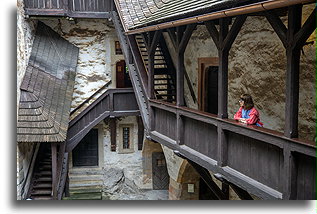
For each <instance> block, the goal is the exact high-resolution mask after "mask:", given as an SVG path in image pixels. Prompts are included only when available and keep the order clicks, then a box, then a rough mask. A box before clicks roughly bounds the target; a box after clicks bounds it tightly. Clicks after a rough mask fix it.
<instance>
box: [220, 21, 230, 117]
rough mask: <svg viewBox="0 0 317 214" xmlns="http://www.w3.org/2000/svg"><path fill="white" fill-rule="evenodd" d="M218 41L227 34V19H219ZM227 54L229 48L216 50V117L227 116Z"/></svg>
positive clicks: (221, 41)
mask: <svg viewBox="0 0 317 214" xmlns="http://www.w3.org/2000/svg"><path fill="white" fill-rule="evenodd" d="M219 25H220V27H219V43H220V46H221V47H222V46H223V42H224V40H225V38H226V36H227V34H228V29H229V19H228V18H222V19H220V20H219ZM228 55H229V50H227V49H226V50H221V49H219V50H218V57H219V71H218V117H219V118H228Z"/></svg>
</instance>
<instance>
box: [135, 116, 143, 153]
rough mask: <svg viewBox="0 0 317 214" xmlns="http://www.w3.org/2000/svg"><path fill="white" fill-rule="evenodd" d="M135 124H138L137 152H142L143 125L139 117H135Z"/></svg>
mask: <svg viewBox="0 0 317 214" xmlns="http://www.w3.org/2000/svg"><path fill="white" fill-rule="evenodd" d="M137 122H138V150H142V148H143V139H144V125H143V122H142V118H141V116H138V117H137Z"/></svg>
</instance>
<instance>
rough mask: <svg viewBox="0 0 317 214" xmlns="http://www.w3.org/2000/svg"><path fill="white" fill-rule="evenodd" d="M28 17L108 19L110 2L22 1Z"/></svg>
mask: <svg viewBox="0 0 317 214" xmlns="http://www.w3.org/2000/svg"><path fill="white" fill-rule="evenodd" d="M24 5H25V14H26V15H28V16H67V17H72V18H109V17H110V12H111V11H113V10H114V4H113V1H112V0H24Z"/></svg>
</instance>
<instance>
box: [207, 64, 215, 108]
mask: <svg viewBox="0 0 317 214" xmlns="http://www.w3.org/2000/svg"><path fill="white" fill-rule="evenodd" d="M205 73H206V74H205V75H206V76H205V77H206V78H205V81H206V84H205V85H206V91H205V99H206V102H205V104H206V106H205V111H206V112H209V113H211V114H218V66H209V67H207V68H206V72H205Z"/></svg>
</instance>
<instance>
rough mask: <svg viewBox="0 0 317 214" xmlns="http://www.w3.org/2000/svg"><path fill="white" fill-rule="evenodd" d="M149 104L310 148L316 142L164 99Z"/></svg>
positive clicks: (150, 101) (313, 146)
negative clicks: (223, 117) (224, 117)
mask: <svg viewBox="0 0 317 214" xmlns="http://www.w3.org/2000/svg"><path fill="white" fill-rule="evenodd" d="M149 104H150V105H152V106H153V104H159V105H163V106H165V108H164V107H163V108H162V107H161V108H160V107H159V105H155V106H153V107H156V108H159V109H162V110H166V111H169V112H172V113H175V114H176V111H178V110H181V111H184V112H188V113H192V114H195V115H199V116H203V117H206V118H209V119H212V120H214V121H219V122H224V123H227V124H230V125H234V126H238V127H240V128H243V129H249V130H252V131H256V132H260V133H262V134H267V135H270V136H273V137H277V138H280V139H281V140H287V141H290V142H293V143H296V144H301V145H305V146H309V147H312V148H316V143H315V142H314V141H311V140H306V139H301V138H288V137H285V136H284V135H283V133H281V132H278V131H274V130H271V129H268V128H264V127H258V126H256V125H244V124H241V123H239V122H237V121H235V120H233V119H222V118H218V117H217V115H215V114H211V113H208V112H202V111H199V110H196V109H191V108H188V107H185V106H177V105H175V104H172V103H168V102H164V101H161V100H153V99H150V100H149ZM166 107H167V108H166ZM168 108H170V109H168ZM180 114H181V113H180Z"/></svg>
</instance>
